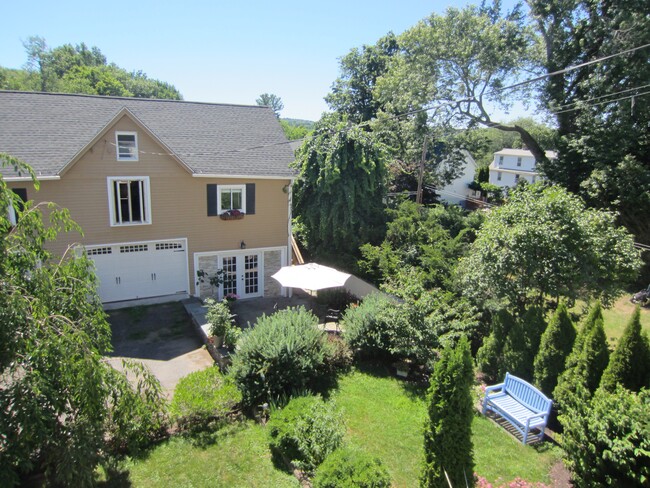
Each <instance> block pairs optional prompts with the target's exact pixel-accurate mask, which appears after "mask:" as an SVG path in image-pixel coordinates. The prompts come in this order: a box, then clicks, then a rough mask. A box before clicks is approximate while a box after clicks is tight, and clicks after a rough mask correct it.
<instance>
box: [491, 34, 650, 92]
mask: <svg viewBox="0 0 650 488" xmlns="http://www.w3.org/2000/svg"><path fill="white" fill-rule="evenodd" d="M646 47H650V43H648V44H644V45H643V46H637V47H633V48H630V49H626V50H625V51H621V52H618V53H615V54H609V55H607V56H603V57H601V58H597V59H592V60H591V61H585V62H584V63H580V64H576V65H574V66H569V67H568V68H564V69H561V70H558V71H553V72H552V73H546V74H544V75H540V76H538V77H536V78H532V79H530V80H525V81H522V82H521V83H516V84H514V85H510V86H506V87H503V88H499V90H498V91H503V90H510V89H511V88H517V87H520V86H523V85H527V84H528V83H534V82H536V81H541V80H544V79H546V78H550V77H551V76H557V75H562V74H564V73H568V72H569V71H573V70H575V69H578V68H584V67H585V66H589V65H591V64H594V63H600V62H602V61H606V60H608V59H611V58H615V57H617V56H622V55H623V54H628V53H631V52H634V51H638V50H639V49H645V48H646Z"/></svg>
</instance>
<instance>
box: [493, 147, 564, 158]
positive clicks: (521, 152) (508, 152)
mask: <svg viewBox="0 0 650 488" xmlns="http://www.w3.org/2000/svg"><path fill="white" fill-rule="evenodd" d="M494 154H495V155H498V156H518V157H519V156H521V157H526V156H528V157H532V156H533V153H532V152H530V151H529V150H528V149H509V148H506V149H501V151H497V152H495V153H494ZM545 154H546V157H547V158H548V159H554V158H556V157H557V153H556V152H555V151H545Z"/></svg>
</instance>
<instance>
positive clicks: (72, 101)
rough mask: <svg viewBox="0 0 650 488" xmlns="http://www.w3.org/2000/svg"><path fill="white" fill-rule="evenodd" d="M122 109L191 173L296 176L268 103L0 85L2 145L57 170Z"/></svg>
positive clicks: (44, 170)
mask: <svg viewBox="0 0 650 488" xmlns="http://www.w3.org/2000/svg"><path fill="white" fill-rule="evenodd" d="M125 108H126V109H128V110H129V111H130V112H131V113H132V114H133V115H135V117H137V119H138V120H139V121H140V122H142V123H143V124H144V125H145V126H146V127H147V128H148V129H149V130H150V131H151V132H152V133H153V134H154V135H155V136H156V137H157V138H158V139H159V140H160V141H162V142H163V143H164V144H165V145H167V147H168V148H169V149H170V150H171V151H172V152H173V153H174V154H175V155H177V156H178V157H179V158H180V159H181V160H182V161H183V162H184V163H185V164H186V165H187V166H188V167H189V168H190V169H191V170H192V171H193V172H194V173H197V174H218V175H222V176H228V175H233V176H251V177H256V176H257V177H260V176H261V177H264V176H265V177H287V178H288V177H292V176H294V173H293V171H292V170H290V169H289V167H288V165H289V163H290V162H291V161H292V160H293V152H292V150H291V148H290V147H289V144H286V138H285V137H284V133H283V132H282V128H281V126H280V124H279V123H278V120H277V118H276V116H275V114H274V113H273V110H272V109H270V108H268V107H258V106H245V105H225V104H209V103H196V102H182V101H170V100H150V99H141V98H116V97H99V96H86V95H63V94H53V93H31V92H11V91H0V152H4V153H8V154H10V155H12V156H15V157H17V158H20V159H22V160H23V161H25V162H27V163H29V164H30V165H31V166H32V167H33V168H34V170H35V171H36V173H37V174H38V175H40V176H55V175H57V174H59V172H60V171H61V170H62V169H63V168H64V167H65V166H66V165H67V164H68V163H69V162H70V161H71V160H72V159H73V158H74V157H75V155H76V154H77V153H78V152H79V151H81V150H82V149H83V148H84V147H85V146H86V145H87V144H88V143H89V142H90V141H92V139H93V138H94V137H95V136H97V135H98V134H99V133H100V132H101V131H102V130H103V129H104V128H105V127H106V126H107V124H109V123H110V122H111V121H112V120H113V119H114V118H115V116H116V115H118V114H119V113H120V112H121V111H122V110H124V109H125ZM0 170H1V172H2V174H3V175H4V176H7V177H8V176H14V172H13V170H11V169H8V168H4V169H2V168H0Z"/></svg>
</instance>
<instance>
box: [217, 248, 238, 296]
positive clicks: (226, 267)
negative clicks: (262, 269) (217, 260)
mask: <svg viewBox="0 0 650 488" xmlns="http://www.w3.org/2000/svg"><path fill="white" fill-rule="evenodd" d="M221 269H223V271H224V275H223V295H224V296H226V295H228V294H230V293H232V294H234V295H236V294H237V257H236V256H230V257H227V258H222V261H221Z"/></svg>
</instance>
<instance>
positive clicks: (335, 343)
mask: <svg viewBox="0 0 650 488" xmlns="http://www.w3.org/2000/svg"><path fill="white" fill-rule="evenodd" d="M326 354H327V358H326V362H327V367H328V371H329V373H330V374H336V373H338V372H345V371H348V370H349V369H350V367H351V366H352V362H353V361H352V360H353V357H352V351H351V350H350V347H349V346H348V344H347V343H346V342H345V341H344V340H343V339H342V338H341V337H339V336H338V335H330V334H328V335H327V349H326Z"/></svg>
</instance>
